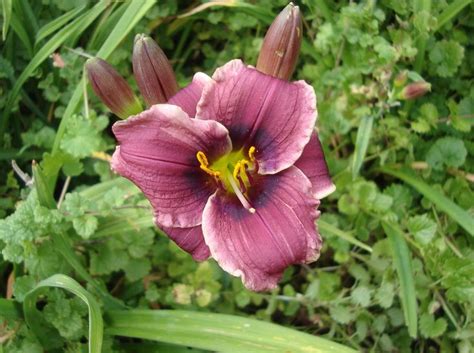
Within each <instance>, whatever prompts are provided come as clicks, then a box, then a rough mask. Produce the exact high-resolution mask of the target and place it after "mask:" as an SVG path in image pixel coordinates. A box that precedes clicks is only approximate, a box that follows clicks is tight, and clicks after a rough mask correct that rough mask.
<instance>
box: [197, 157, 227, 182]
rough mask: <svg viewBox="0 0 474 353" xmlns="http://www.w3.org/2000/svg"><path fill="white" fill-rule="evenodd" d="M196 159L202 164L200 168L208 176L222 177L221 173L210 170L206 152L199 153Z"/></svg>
mask: <svg viewBox="0 0 474 353" xmlns="http://www.w3.org/2000/svg"><path fill="white" fill-rule="evenodd" d="M196 158H197V160H198V162H199V164H200V166H199V168H201V169H202V170H203V171H205V172H206V173H207V174H209V175H210V176H213V177H219V176H220V175H221V173H220V172H218V171H216V170H212V169H211V168H209V161H208V160H207V157H206V154H205V153H204V152H202V151H199V152H198V153H196Z"/></svg>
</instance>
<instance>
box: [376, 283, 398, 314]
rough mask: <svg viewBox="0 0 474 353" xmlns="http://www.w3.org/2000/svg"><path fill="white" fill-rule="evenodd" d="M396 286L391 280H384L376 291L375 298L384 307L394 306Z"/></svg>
mask: <svg viewBox="0 0 474 353" xmlns="http://www.w3.org/2000/svg"><path fill="white" fill-rule="evenodd" d="M394 295H395V287H394V285H393V284H392V283H391V282H384V283H382V285H381V286H380V287H379V288H378V289H377V291H376V293H375V300H376V301H377V303H378V304H379V305H380V306H381V307H382V308H384V309H388V308H390V307H391V306H392V303H393V297H394Z"/></svg>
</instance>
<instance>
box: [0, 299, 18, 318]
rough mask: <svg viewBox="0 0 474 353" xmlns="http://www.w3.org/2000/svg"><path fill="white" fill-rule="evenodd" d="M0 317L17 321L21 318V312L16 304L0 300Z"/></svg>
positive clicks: (11, 301) (7, 300)
mask: <svg viewBox="0 0 474 353" xmlns="http://www.w3.org/2000/svg"><path fill="white" fill-rule="evenodd" d="M0 316H1V317H2V318H5V319H10V320H18V319H20V318H22V317H23V310H22V307H21V305H20V304H19V303H18V302H16V301H14V300H10V299H5V298H0Z"/></svg>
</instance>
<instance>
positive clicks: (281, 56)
mask: <svg viewBox="0 0 474 353" xmlns="http://www.w3.org/2000/svg"><path fill="white" fill-rule="evenodd" d="M302 32H303V26H302V22H301V14H300V9H299V7H298V6H295V5H294V4H293V3H291V2H290V3H289V4H288V5H287V6H286V7H285V8H284V9H283V11H282V12H280V14H279V15H278V16H277V17H276V18H275V20H274V21H273V23H272V25H271V26H270V28H269V29H268V31H267V34H266V35H265V39H264V40H263V45H262V49H261V50H260V55H259V57H258V60H257V70H259V71H261V72H263V73H265V74H267V75H271V76H274V77H277V78H281V79H284V80H289V79H290V77H291V75H292V74H293V71H295V67H296V62H297V60H298V55H299V53H300V47H301V40H302Z"/></svg>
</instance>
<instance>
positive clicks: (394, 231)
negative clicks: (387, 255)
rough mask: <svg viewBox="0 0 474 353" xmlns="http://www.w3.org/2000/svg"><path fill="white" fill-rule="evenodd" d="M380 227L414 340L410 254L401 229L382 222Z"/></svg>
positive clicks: (412, 281) (415, 314)
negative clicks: (390, 253)
mask: <svg viewBox="0 0 474 353" xmlns="http://www.w3.org/2000/svg"><path fill="white" fill-rule="evenodd" d="M382 227H383V229H384V231H385V234H386V235H387V237H388V239H389V241H390V246H391V248H392V254H393V262H394V263H395V269H396V270H397V274H398V280H399V281H400V294H399V295H400V300H401V302H402V308H403V315H404V317H405V324H406V325H407V327H408V333H409V334H410V336H411V337H413V338H416V336H417V328H418V322H417V321H418V315H417V306H418V305H417V302H416V290H415V280H414V279H413V269H412V265H411V256H410V254H411V252H410V249H409V248H408V245H407V243H406V241H405V238H404V237H403V233H402V231H401V229H400V228H399V227H398V226H397V225H396V224H393V223H388V222H382Z"/></svg>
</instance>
